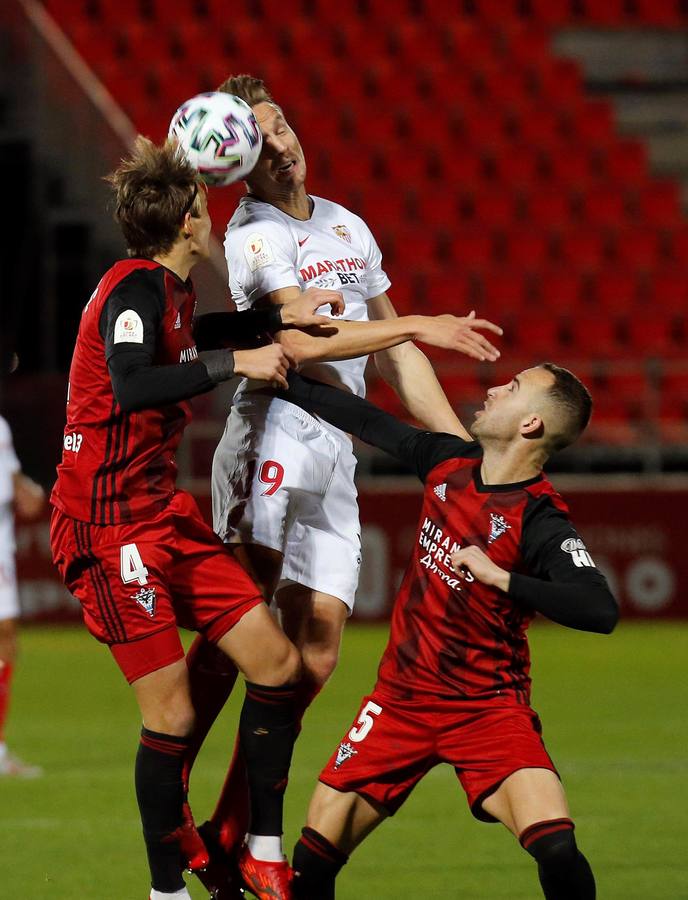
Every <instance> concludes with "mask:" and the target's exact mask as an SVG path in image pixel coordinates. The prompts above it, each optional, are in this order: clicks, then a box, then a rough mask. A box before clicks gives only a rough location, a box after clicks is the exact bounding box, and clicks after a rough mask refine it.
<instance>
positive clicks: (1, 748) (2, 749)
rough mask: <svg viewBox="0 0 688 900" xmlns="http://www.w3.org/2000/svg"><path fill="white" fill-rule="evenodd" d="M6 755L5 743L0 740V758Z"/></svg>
mask: <svg viewBox="0 0 688 900" xmlns="http://www.w3.org/2000/svg"><path fill="white" fill-rule="evenodd" d="M6 756H7V744H6V743H5V742H4V741H0V759H4V758H5V757H6Z"/></svg>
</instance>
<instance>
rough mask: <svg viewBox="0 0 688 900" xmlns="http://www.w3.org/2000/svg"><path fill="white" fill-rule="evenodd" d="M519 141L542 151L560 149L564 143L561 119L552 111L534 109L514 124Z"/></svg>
mask: <svg viewBox="0 0 688 900" xmlns="http://www.w3.org/2000/svg"><path fill="white" fill-rule="evenodd" d="M514 127H515V130H516V132H517V134H518V137H519V139H520V140H521V141H522V142H523V143H524V144H532V145H533V146H534V147H537V148H538V149H542V150H548V149H550V150H553V149H554V148H560V147H561V146H562V142H563V131H562V123H561V117H560V116H559V114H558V113H557V112H555V111H553V110H551V109H545V108H540V107H533V108H532V109H531V110H530V111H528V112H527V113H525V114H524V115H522V116H521V117H520V118H519V120H518V121H517V122H516V123H515V124H514Z"/></svg>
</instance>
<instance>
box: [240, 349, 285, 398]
mask: <svg viewBox="0 0 688 900" xmlns="http://www.w3.org/2000/svg"><path fill="white" fill-rule="evenodd" d="M289 366H290V359H289V357H288V355H287V354H286V352H285V350H284V348H283V347H282V346H281V345H280V344H268V345H267V347H258V349H256V350H235V352H234V372H235V374H236V375H245V376H246V377H247V378H257V379H258V380H259V381H269V382H271V383H272V384H273V385H274V386H275V387H283V388H288V387H289V385H288V383H287V371H288V369H289Z"/></svg>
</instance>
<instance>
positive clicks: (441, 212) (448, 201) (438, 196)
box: [413, 188, 459, 228]
mask: <svg viewBox="0 0 688 900" xmlns="http://www.w3.org/2000/svg"><path fill="white" fill-rule="evenodd" d="M413 208H414V210H415V214H416V216H417V217H418V219H419V220H420V221H421V222H427V223H429V224H431V225H442V226H446V227H447V228H454V227H455V225H456V222H457V220H458V218H459V202H458V197H457V195H456V193H455V192H454V191H453V190H451V189H450V188H448V189H447V190H442V191H436V190H425V191H424V190H418V191H416V192H415V194H414V198H413Z"/></svg>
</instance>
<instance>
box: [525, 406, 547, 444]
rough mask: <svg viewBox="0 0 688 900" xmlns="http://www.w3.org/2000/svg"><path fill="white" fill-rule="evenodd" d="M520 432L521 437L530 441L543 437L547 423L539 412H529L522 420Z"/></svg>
mask: <svg viewBox="0 0 688 900" xmlns="http://www.w3.org/2000/svg"><path fill="white" fill-rule="evenodd" d="M520 432H521V437H524V438H526V439H527V440H530V441H532V440H534V439H537V438H541V437H542V436H543V434H544V433H545V423H544V422H543V421H542V417H541V416H539V415H538V414H537V413H529V414H528V415H527V416H526V417H525V418H524V419H522V420H521V428H520Z"/></svg>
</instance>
